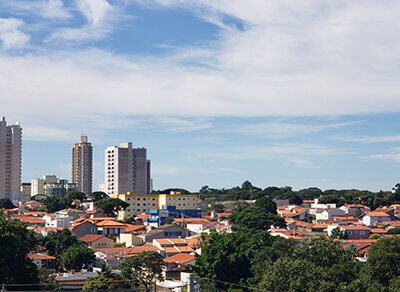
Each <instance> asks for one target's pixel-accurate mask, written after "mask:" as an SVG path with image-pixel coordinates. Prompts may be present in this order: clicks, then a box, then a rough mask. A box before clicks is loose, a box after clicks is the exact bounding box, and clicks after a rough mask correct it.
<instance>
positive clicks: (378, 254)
mask: <svg viewBox="0 0 400 292" xmlns="http://www.w3.org/2000/svg"><path fill="white" fill-rule="evenodd" d="M367 264H368V274H369V276H370V278H371V279H372V280H373V281H377V282H379V283H381V284H383V285H385V286H388V285H389V284H390V281H391V280H393V279H394V278H397V277H399V276H400V238H399V237H390V238H381V239H379V240H378V241H377V242H375V243H374V244H372V246H371V248H370V250H369V254H368V261H367Z"/></svg>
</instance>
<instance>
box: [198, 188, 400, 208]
mask: <svg viewBox="0 0 400 292" xmlns="http://www.w3.org/2000/svg"><path fill="white" fill-rule="evenodd" d="M199 195H200V198H201V199H203V200H204V201H205V202H208V203H213V202H222V201H237V200H256V199H259V198H262V197H268V198H271V199H287V200H289V202H290V203H291V204H297V205H300V204H301V203H302V202H303V201H304V200H305V199H307V200H310V199H315V198H318V199H319V201H320V202H321V203H336V204H337V205H338V207H340V206H342V205H345V204H362V205H365V206H368V207H369V208H371V210H374V209H376V208H378V207H379V206H384V205H390V204H395V203H400V184H397V185H396V187H395V188H394V192H383V191H379V192H370V191H364V190H325V191H322V190H320V189H319V188H315V187H311V188H307V189H302V190H299V191H294V190H293V189H292V188H291V187H267V188H265V189H262V188H259V187H256V186H253V185H252V184H251V183H250V182H249V181H245V182H244V183H243V184H242V185H241V186H240V187H239V186H237V187H233V188H230V189H213V188H210V187H209V186H204V187H202V188H201V189H200V190H199Z"/></svg>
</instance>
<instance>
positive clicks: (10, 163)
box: [0, 117, 22, 201]
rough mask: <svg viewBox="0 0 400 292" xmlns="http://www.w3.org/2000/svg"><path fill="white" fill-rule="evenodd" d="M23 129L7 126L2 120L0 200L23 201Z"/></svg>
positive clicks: (4, 120)
mask: <svg viewBox="0 0 400 292" xmlns="http://www.w3.org/2000/svg"><path fill="white" fill-rule="evenodd" d="M21 146H22V128H21V127H20V125H19V123H16V124H15V125H11V126H7V122H6V118H5V117H2V118H1V120H0V198H9V199H10V200H11V201H19V200H21V192H20V187H21Z"/></svg>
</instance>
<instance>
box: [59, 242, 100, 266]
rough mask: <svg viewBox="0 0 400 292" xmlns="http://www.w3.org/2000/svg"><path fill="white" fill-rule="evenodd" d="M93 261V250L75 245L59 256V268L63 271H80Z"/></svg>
mask: <svg viewBox="0 0 400 292" xmlns="http://www.w3.org/2000/svg"><path fill="white" fill-rule="evenodd" d="M94 259H95V255H94V253H93V250H91V249H90V248H88V247H87V246H85V245H82V244H76V245H73V246H70V247H68V248H67V250H66V251H65V252H64V253H63V254H62V256H61V266H62V267H63V269H64V270H65V271H71V270H73V271H80V270H81V269H82V268H85V267H86V268H87V267H88V265H89V264H92V262H93V261H94Z"/></svg>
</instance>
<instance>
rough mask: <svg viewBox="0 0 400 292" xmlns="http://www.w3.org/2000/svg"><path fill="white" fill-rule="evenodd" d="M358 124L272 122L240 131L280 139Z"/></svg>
mask: <svg viewBox="0 0 400 292" xmlns="http://www.w3.org/2000/svg"><path fill="white" fill-rule="evenodd" d="M356 123H359V122H348V123H335V124H328V125H318V124H300V123H298V124H295V123H282V122H270V123H262V124H252V125H245V126H242V127H240V128H239V131H240V132H242V133H245V134H252V135H259V136H264V137H274V138H280V137H287V136H294V135H302V134H310V133H317V132H321V131H324V130H328V129H335V128H341V127H346V126H350V125H353V124H356Z"/></svg>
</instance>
